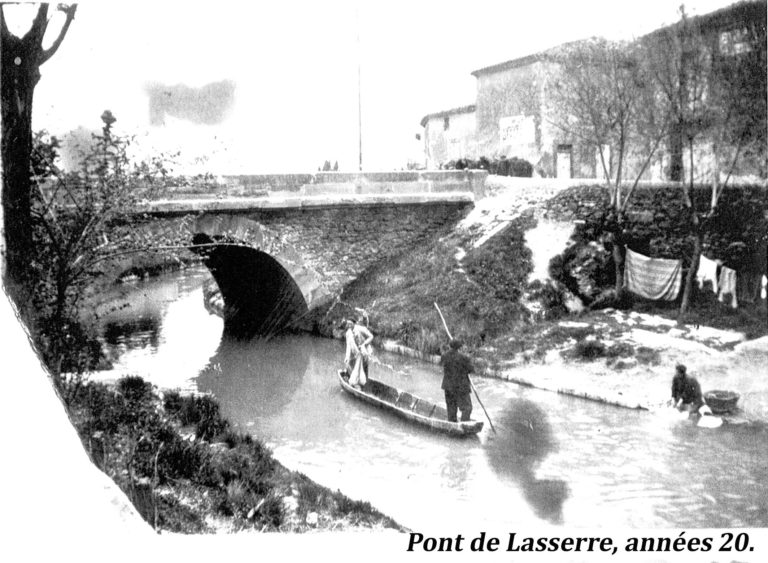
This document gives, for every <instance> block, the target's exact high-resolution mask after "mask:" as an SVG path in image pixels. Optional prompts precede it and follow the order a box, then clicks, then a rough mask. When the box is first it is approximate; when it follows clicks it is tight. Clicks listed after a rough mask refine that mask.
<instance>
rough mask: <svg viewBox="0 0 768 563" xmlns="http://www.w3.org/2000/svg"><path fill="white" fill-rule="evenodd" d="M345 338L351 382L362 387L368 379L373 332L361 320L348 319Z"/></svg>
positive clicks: (358, 387)
mask: <svg viewBox="0 0 768 563" xmlns="http://www.w3.org/2000/svg"><path fill="white" fill-rule="evenodd" d="M344 339H345V341H346V345H347V346H346V352H345V354H344V363H345V364H346V366H347V373H349V384H350V385H351V386H352V387H355V388H356V389H360V388H361V387H362V386H363V385H365V384H366V382H367V381H368V363H369V360H370V357H371V343H372V342H373V334H372V333H371V331H370V330H368V328H367V327H366V326H365V325H363V324H362V323H361V322H359V321H357V322H356V321H354V320H353V319H347V320H346V322H345V332H344Z"/></svg>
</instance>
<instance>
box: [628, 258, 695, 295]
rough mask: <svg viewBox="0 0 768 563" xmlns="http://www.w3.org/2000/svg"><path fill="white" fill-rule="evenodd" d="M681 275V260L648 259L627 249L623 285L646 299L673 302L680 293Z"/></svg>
mask: <svg viewBox="0 0 768 563" xmlns="http://www.w3.org/2000/svg"><path fill="white" fill-rule="evenodd" d="M682 274H683V263H682V261H681V260H669V259H666V258H649V257H648V256H644V255H642V254H639V253H637V252H633V251H632V250H630V249H629V248H627V255H626V260H625V263H624V285H625V286H626V288H627V289H628V290H629V291H631V292H632V293H635V294H637V295H639V296H641V297H645V298H646V299H660V300H664V301H674V299H675V298H676V297H677V294H678V293H679V292H680V282H681V280H682Z"/></svg>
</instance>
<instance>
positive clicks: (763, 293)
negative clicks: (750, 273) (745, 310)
mask: <svg viewBox="0 0 768 563" xmlns="http://www.w3.org/2000/svg"><path fill="white" fill-rule="evenodd" d="M766 286H768V277H765V276H763V284H762V289H760V299H765V297H766V291H765V290H766Z"/></svg>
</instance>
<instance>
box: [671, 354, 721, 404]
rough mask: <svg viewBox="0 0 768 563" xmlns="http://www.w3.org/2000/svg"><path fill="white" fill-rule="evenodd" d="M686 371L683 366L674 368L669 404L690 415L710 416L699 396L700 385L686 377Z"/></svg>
mask: <svg viewBox="0 0 768 563" xmlns="http://www.w3.org/2000/svg"><path fill="white" fill-rule="evenodd" d="M687 371H688V370H687V368H686V367H685V366H684V365H683V364H677V366H676V367H675V376H674V377H673V378H672V399H671V401H670V403H671V404H672V406H674V407H675V408H676V409H677V410H680V411H685V412H688V413H691V414H700V415H704V414H712V411H711V410H710V408H709V407H708V406H707V404H706V403H705V402H704V396H703V395H702V394H701V385H699V382H698V381H697V380H696V378H695V377H693V376H691V375H688V373H687Z"/></svg>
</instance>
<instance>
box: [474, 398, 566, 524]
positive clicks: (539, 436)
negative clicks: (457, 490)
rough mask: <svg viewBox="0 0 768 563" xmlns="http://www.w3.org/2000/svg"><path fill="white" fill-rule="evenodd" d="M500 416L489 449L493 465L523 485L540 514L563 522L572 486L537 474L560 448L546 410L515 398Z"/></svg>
mask: <svg viewBox="0 0 768 563" xmlns="http://www.w3.org/2000/svg"><path fill="white" fill-rule="evenodd" d="M496 418H498V424H497V425H496V426H497V430H498V434H497V435H496V436H494V439H493V440H491V441H489V443H488V444H487V445H486V450H485V451H486V455H487V457H488V462H489V464H490V466H491V468H492V469H493V470H494V471H495V472H496V473H497V475H498V476H499V477H500V478H504V479H509V480H511V481H514V482H515V483H517V484H518V485H519V487H520V489H522V491H523V495H524V497H525V499H526V500H527V501H528V504H530V505H531V508H533V510H534V512H535V513H536V515H537V516H539V517H540V518H542V519H544V520H547V521H549V522H551V523H553V524H560V523H562V521H563V503H564V502H565V500H566V499H567V498H568V493H569V492H568V485H567V484H566V482H565V481H561V480H559V479H538V478H537V477H536V469H537V468H538V466H539V465H540V464H541V462H542V461H543V460H544V459H545V458H546V457H547V456H548V455H550V454H551V453H554V452H556V451H557V449H558V445H557V441H556V440H555V438H554V434H553V432H552V428H551V426H550V424H549V421H548V419H547V415H546V413H545V412H544V411H543V410H542V409H541V408H540V407H539V406H538V405H536V403H534V402H532V401H529V400H527V399H511V400H510V401H509V402H508V403H507V404H506V406H505V407H504V409H503V411H502V414H501V416H497V417H496Z"/></svg>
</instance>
